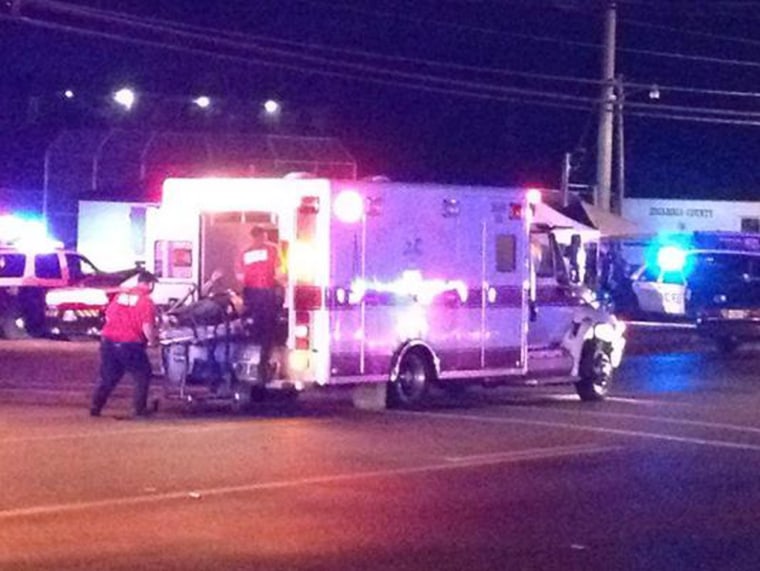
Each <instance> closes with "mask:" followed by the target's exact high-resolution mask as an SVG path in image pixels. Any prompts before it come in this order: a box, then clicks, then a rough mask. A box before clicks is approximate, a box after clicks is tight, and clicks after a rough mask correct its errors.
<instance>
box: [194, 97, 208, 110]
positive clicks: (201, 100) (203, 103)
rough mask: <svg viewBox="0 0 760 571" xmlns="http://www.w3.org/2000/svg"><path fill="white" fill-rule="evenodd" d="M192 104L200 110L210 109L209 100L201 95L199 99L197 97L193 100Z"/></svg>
mask: <svg viewBox="0 0 760 571" xmlns="http://www.w3.org/2000/svg"><path fill="white" fill-rule="evenodd" d="M193 103H195V104H196V105H197V106H198V107H200V108H201V109H208V108H209V107H211V99H210V98H209V97H208V96H206V95H201V96H200V97H197V98H196V99H194V100H193Z"/></svg>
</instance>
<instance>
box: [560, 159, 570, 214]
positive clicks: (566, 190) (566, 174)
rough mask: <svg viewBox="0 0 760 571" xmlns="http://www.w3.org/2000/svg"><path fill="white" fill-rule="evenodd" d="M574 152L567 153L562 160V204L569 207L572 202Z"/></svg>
mask: <svg viewBox="0 0 760 571" xmlns="http://www.w3.org/2000/svg"><path fill="white" fill-rule="evenodd" d="M572 156H573V155H572V153H565V158H564V160H563V161H562V182H561V183H560V189H561V191H562V206H564V207H567V206H568V205H569V204H570V170H571V169H572Z"/></svg>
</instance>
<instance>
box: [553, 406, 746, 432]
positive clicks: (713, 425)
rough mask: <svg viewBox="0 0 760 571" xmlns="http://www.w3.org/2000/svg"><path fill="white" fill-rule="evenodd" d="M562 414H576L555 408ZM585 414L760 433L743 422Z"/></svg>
mask: <svg viewBox="0 0 760 571" xmlns="http://www.w3.org/2000/svg"><path fill="white" fill-rule="evenodd" d="M552 412H557V413H561V414H576V413H574V412H573V411H569V410H553V411H552ZM582 414H583V415H586V416H597V417H602V418H633V419H637V420H652V421H655V422H664V423H667V424H682V425H684V426H699V427H703V428H717V429H719V430H732V431H735V432H748V433H750V434H760V428H756V427H754V426H744V425H741V424H727V423H724V422H706V421H702V420H687V419H683V418H671V417H668V416H647V415H643V414H631V413H627V412H598V411H592V410H588V411H583V413H582Z"/></svg>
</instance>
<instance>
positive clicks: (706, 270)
mask: <svg viewBox="0 0 760 571" xmlns="http://www.w3.org/2000/svg"><path fill="white" fill-rule="evenodd" d="M648 258H649V259H650V260H651V261H650V262H649V263H646V264H645V265H644V266H643V267H642V268H640V269H639V270H638V271H637V272H636V273H634V274H633V276H632V280H633V283H632V287H633V291H634V293H635V294H636V297H637V300H638V303H639V307H640V309H641V310H642V311H644V312H645V313H647V314H650V315H656V316H660V317H665V318H668V317H670V318H673V317H678V318H683V319H685V320H688V321H691V322H693V323H695V324H696V326H697V331H698V332H699V333H700V334H702V335H704V336H706V337H708V338H710V339H712V340H713V341H714V342H715V343H716V345H717V346H718V348H719V349H721V350H722V351H725V352H730V351H733V350H734V349H736V348H737V347H738V346H739V345H740V344H741V343H743V342H745V341H749V340H753V339H760V236H758V235H756V234H741V233H732V232H709V233H708V232H695V233H693V234H691V235H688V236H682V237H677V238H670V239H667V240H664V241H663V242H662V243H659V244H656V245H655V248H654V253H653V254H652V255H650V256H648Z"/></svg>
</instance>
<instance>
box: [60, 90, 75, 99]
mask: <svg viewBox="0 0 760 571" xmlns="http://www.w3.org/2000/svg"><path fill="white" fill-rule="evenodd" d="M74 95H75V93H74V92H73V91H72V90H71V89H67V90H66V91H64V92H63V96H64V97H65V98H66V99H74Z"/></svg>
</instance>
